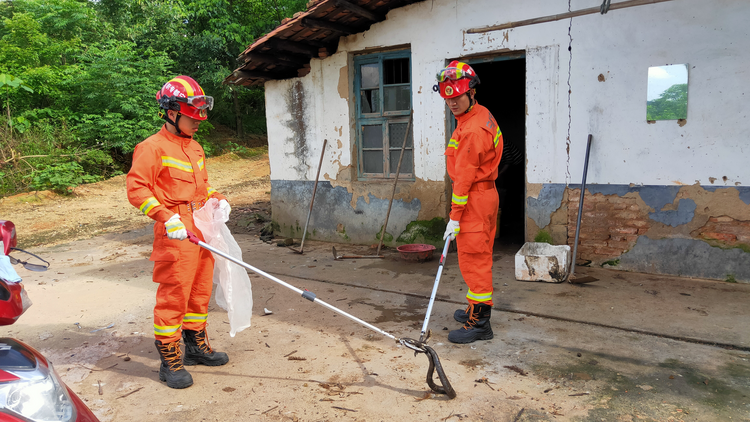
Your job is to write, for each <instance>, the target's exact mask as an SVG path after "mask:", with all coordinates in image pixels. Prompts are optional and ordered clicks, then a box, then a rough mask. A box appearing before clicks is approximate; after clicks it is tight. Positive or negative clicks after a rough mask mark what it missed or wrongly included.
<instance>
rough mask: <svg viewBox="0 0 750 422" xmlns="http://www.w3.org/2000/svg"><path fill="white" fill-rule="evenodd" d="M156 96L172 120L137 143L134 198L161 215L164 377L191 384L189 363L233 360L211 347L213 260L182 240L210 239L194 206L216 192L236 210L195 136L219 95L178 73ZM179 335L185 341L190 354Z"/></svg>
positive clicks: (131, 182) (157, 260)
mask: <svg viewBox="0 0 750 422" xmlns="http://www.w3.org/2000/svg"><path fill="white" fill-rule="evenodd" d="M156 100H157V101H158V102H159V107H160V116H161V117H163V118H164V120H165V121H166V123H165V124H164V126H162V128H161V130H160V131H159V132H158V133H156V134H154V135H152V136H150V137H149V138H148V139H146V140H145V141H143V142H141V143H139V144H138V145H137V146H136V147H135V152H134V153H133V166H132V167H131V169H130V172H129V173H128V176H127V192H128V200H129V201H130V203H131V204H133V205H134V206H135V207H136V208H138V209H140V210H141V212H143V213H144V214H145V215H147V216H149V217H151V218H152V219H154V220H156V224H154V250H153V252H152V254H151V258H150V259H151V261H154V275H153V280H154V282H156V283H159V287H158V289H157V292H156V306H155V307H154V335H155V337H156V342H155V343H156V348H157V350H158V351H159V355H160V358H161V367H160V369H159V379H160V380H161V381H166V382H167V385H168V386H169V387H171V388H186V387H189V386H191V385H192V384H193V378H192V376H191V375H190V373H188V371H187V370H186V369H185V368H184V366H183V365H196V364H203V365H209V366H218V365H224V364H226V363H227V362H228V361H229V358H228V357H227V355H226V353H222V352H216V351H214V350H213V349H212V348H211V346H210V345H209V343H208V336H207V334H206V319H207V316H208V302H209V299H210V298H211V288H212V284H213V267H214V258H213V256H212V255H211V252H209V251H207V250H205V249H202V248H201V247H199V246H198V245H194V244H192V243H190V242H182V240H184V239H186V238H187V230H190V231H192V232H193V233H195V234H196V235H197V236H198V237H199V238H200V239H201V240H204V239H203V235H202V234H201V232H200V230H198V229H197V228H196V227H195V224H194V223H193V211H195V210H197V209H199V208H201V207H202V206H203V204H205V202H206V201H207V200H208V199H209V198H217V199H218V200H219V207H221V208H224V209H225V210H226V211H227V215H228V214H229V211H231V208H230V207H229V203H228V202H227V200H226V198H225V197H224V196H223V195H221V194H220V193H218V192H216V191H215V190H214V189H213V188H212V187H211V185H209V184H208V173H207V171H206V168H205V154H204V152H203V148H202V147H201V146H200V144H198V142H196V141H194V140H193V134H195V132H197V131H198V126H199V125H200V123H201V121H203V120H206V117H207V110H210V109H212V108H213V97H209V96H207V95H205V93H204V92H203V89H202V88H201V87H200V85H198V83H197V82H196V81H195V80H193V78H191V77H189V76H178V77H176V78H174V79H172V80H170V81H169V82H167V83H166V84H164V86H163V87H162V89H161V90H159V92H157V93H156ZM180 338H183V339H184V341H185V353H184V355H183V353H182V350H181V348H180Z"/></svg>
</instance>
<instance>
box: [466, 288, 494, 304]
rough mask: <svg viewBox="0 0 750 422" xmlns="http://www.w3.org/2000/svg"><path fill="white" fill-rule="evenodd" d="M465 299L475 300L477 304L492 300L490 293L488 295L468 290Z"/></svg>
mask: <svg viewBox="0 0 750 422" xmlns="http://www.w3.org/2000/svg"><path fill="white" fill-rule="evenodd" d="M466 298H467V299H471V300H476V301H477V302H487V301H490V300H492V292H489V293H474V292H472V291H471V289H470V290H469V293H467V294H466Z"/></svg>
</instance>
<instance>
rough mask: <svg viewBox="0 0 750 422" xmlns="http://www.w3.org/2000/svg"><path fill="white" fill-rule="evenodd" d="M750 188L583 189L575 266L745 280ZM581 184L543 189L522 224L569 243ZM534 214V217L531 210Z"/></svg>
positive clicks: (749, 272)
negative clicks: (601, 266) (587, 264)
mask: <svg viewBox="0 0 750 422" xmlns="http://www.w3.org/2000/svg"><path fill="white" fill-rule="evenodd" d="M749 193H750V187H746V186H740V187H709V188H705V187H702V186H700V185H693V186H630V185H599V184H592V185H587V186H586V195H585V198H584V202H583V211H582V218H581V229H580V241H579V246H578V254H577V258H578V262H579V264H580V263H582V262H586V261H588V262H590V263H591V264H592V265H603V266H607V267H609V268H614V269H620V270H629V271H640V272H649V273H660V274H675V275H683V276H692V277H704V278H716V279H722V280H730V281H740V282H750V200H749V199H750V198H749V195H748V194H749ZM579 199H580V185H569V186H567V187H566V186H565V185H562V184H544V185H541V186H539V189H538V193H537V194H536V198H534V197H529V198H527V206H528V209H529V210H530V211H529V213H528V222H527V226H528V227H531V228H532V230H533V233H534V234H535V233H537V232H538V231H539V230H542V229H543V230H547V231H548V232H550V233H551V234H552V237H553V240H554V241H555V243H558V244H565V243H567V244H569V245H570V246H571V247H572V246H573V245H574V243H575V242H574V240H575V228H576V223H577V217H578V202H579ZM532 210H533V212H532Z"/></svg>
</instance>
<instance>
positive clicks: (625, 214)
mask: <svg viewBox="0 0 750 422" xmlns="http://www.w3.org/2000/svg"><path fill="white" fill-rule="evenodd" d="M613 217H614V218H622V219H623V220H635V219H637V218H638V217H639V216H638V214H637V213H635V212H632V211H622V212H618V213H615V214H614V215H613Z"/></svg>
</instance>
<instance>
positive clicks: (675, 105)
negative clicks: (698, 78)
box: [646, 84, 688, 120]
mask: <svg viewBox="0 0 750 422" xmlns="http://www.w3.org/2000/svg"><path fill="white" fill-rule="evenodd" d="M687 93H688V89H687V84H675V85H672V86H671V87H669V88H667V89H666V90H665V91H664V92H663V93H662V94H661V96H659V98H657V99H655V100H651V101H648V102H646V120H677V119H687Z"/></svg>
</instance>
